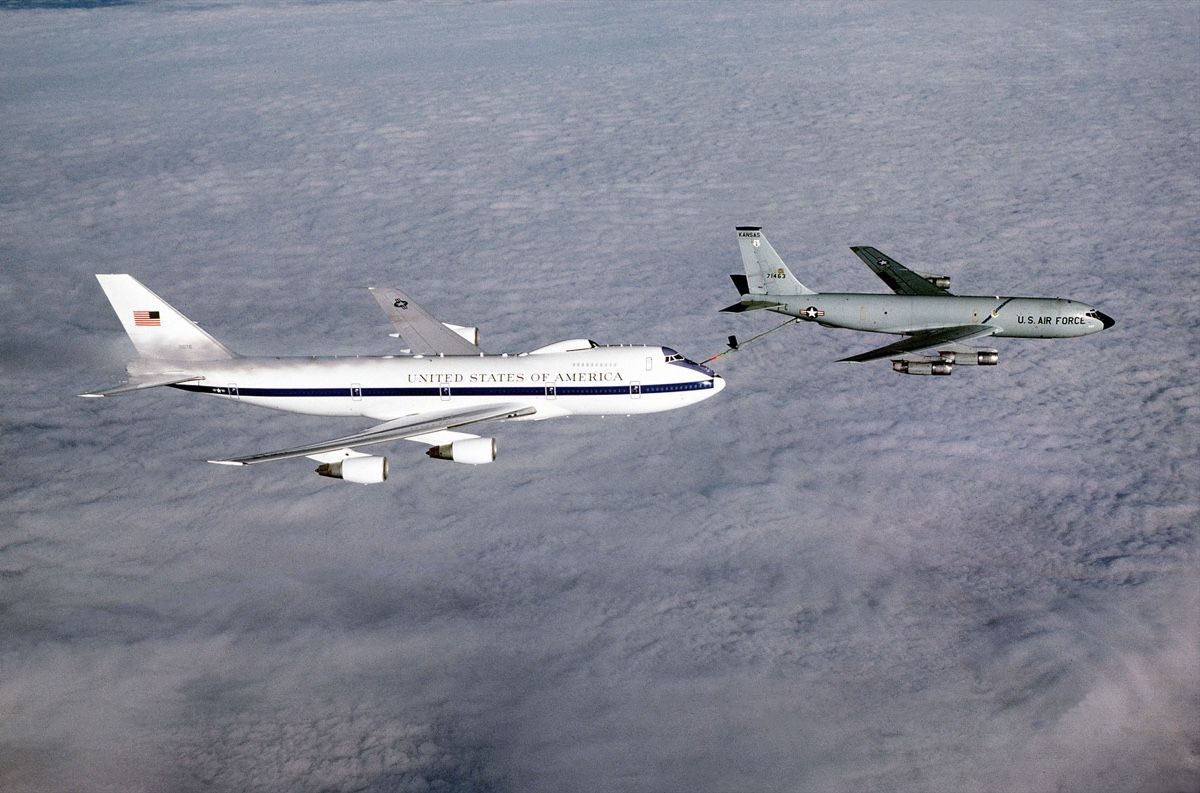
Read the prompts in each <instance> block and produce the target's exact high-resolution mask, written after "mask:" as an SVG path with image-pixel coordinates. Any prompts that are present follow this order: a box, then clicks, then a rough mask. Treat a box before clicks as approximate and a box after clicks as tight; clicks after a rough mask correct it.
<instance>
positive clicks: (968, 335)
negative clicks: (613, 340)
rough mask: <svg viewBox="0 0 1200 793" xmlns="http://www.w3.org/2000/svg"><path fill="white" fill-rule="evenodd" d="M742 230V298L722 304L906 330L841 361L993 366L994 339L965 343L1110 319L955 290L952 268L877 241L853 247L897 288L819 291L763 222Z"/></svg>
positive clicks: (906, 367) (1081, 309)
mask: <svg viewBox="0 0 1200 793" xmlns="http://www.w3.org/2000/svg"><path fill="white" fill-rule="evenodd" d="M737 236H738V247H739V248H740V249H741V254H742V265H743V266H744V267H745V270H746V274H745V275H731V276H729V277H730V278H732V279H733V283H734V285H735V286H737V288H738V291H739V292H740V293H741V295H742V299H741V300H740V301H739V302H737V303H734V304H733V305H732V306H728V307H726V308H723V309H721V310H722V311H724V312H741V311H755V310H759V309H765V310H768V311H774V312H776V313H779V314H784V315H787V316H791V317H796V319H797V320H805V321H808V322H816V323H817V324H818V325H824V326H825V327H828V328H850V329H852V330H862V331H869V332H872V333H892V334H896V335H900V336H907V337H908V338H906V339H903V340H901V341H898V342H895V343H894V344H889V345H887V346H886V347H880V348H878V349H875V350H870V351H868V352H864V353H860V354H858V355H852V356H850V357H849V358H842V360H843V361H877V360H880V359H883V358H891V359H892V368H893V369H894V370H895V371H897V372H901V373H903V374H914V375H948V374H950V373H951V372H952V371H953V370H954V366H955V364H959V365H975V366H990V365H994V364H995V363H996V362H997V361H998V360H999V352H998V351H997V350H996V349H994V348H992V347H969V346H966V345H965V344H964V342H967V341H971V340H973V339H982V338H985V337H988V336H1016V337H1022V338H1027V339H1060V338H1067V337H1071V336H1085V335H1087V334H1089V333H1095V332H1097V331H1100V330H1104V329H1105V328H1109V327H1112V325H1113V319H1112V318H1111V317H1109V316H1108V315H1107V314H1104V313H1103V312H1100V311H1097V310H1096V309H1095V308H1092V307H1091V306H1089V305H1085V304H1083V303H1079V302H1076V301H1074V300H1064V299H1061V298H1049V297H984V296H965V295H963V296H959V295H953V294H951V293H950V291H949V289H950V278H949V277H948V276H945V275H924V274H922V273H917V272H914V271H912V270H910V269H908V268H907V267H905V266H903V265H902V264H900V263H899V262H898V261H896V260H895V259H893V258H892V257H890V256H888V255H887V254H885V253H882V252H880V251H879V250H877V249H876V248H870V247H866V246H857V245H856V246H853V247H851V248H850V250H852V251H854V253H855V254H856V255H857V256H858V258H860V259H862V260H863V262H865V263H866V265H867V266H868V267H870V268H871V269H872V270H873V271H874V272H875V274H876V275H878V276H879V277H880V278H881V279H882V280H883V282H884V283H885V284H887V285H888V286H889V287H891V289H892V291H893V292H895V294H893V295H886V294H882V295H881V294H872V293H861V292H850V293H833V292H814V291H813V290H811V289H809V288H808V287H806V286H805V285H804V284H802V283H800V282H799V281H798V280H796V277H795V276H794V275H792V273H791V271H790V270H788V268H787V265H785V264H784V263H783V260H782V259H780V258H779V254H777V253H775V249H774V248H772V247H771V243H769V242H767V238H766V237H764V236H763V234H762V229H761V228H760V227H758V226H738V227H737ZM731 344H736V341H735V340H732V339H731ZM920 353H927V354H925V355H921V354H920Z"/></svg>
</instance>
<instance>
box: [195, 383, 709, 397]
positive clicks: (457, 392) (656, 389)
mask: <svg viewBox="0 0 1200 793" xmlns="http://www.w3.org/2000/svg"><path fill="white" fill-rule="evenodd" d="M549 385H550V386H553V388H554V394H555V396H560V397H562V396H618V395H620V396H628V395H629V389H630V386H628V385H619V386H618V385H604V386H574V385H555V384H553V383H551V384H549ZM171 387H172V388H178V389H179V390H181V391H191V392H192V393H196V394H218V395H229V394H230V392H231V391H232V389H231V388H230V387H228V386H207V385H191V384H186V383H176V384H174V385H172V386H171ZM546 387H547V386H541V387H530V386H517V387H508V388H496V387H493V388H468V387H455V386H450V387H449V392H450V395H451V396H456V397H467V396H545V394H546ZM712 387H713V381H712V380H696V381H692V382H690V383H642V384H641V385H640V386H639V387H638V390H639V392H640V393H642V394H670V393H674V392H676V391H697V390H701V389H705V388H712ZM235 388H237V395H238V396H242V397H341V398H348V397H350V396H351V393H350V387H349V386H347V387H346V388H255V387H253V386H251V387H246V388H243V387H241V386H235ZM442 393H443V391H442V389H441V388H437V387H435V388H429V387H425V388H363V389H362V390H361V396H362V398H363V399H367V398H370V397H436V396H441V394H442Z"/></svg>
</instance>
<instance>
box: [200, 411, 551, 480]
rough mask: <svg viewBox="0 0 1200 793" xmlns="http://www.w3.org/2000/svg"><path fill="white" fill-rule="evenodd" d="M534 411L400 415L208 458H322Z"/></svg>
mask: <svg viewBox="0 0 1200 793" xmlns="http://www.w3.org/2000/svg"><path fill="white" fill-rule="evenodd" d="M536 412H537V409H536V408H533V407H530V406H529V405H521V404H507V405H484V406H482V407H474V408H459V409H457V410H443V411H438V412H436V413H418V414H416V415H413V416H403V417H401V418H398V419H392V420H391V421H385V422H384V423H382V424H377V425H375V426H374V427H371V428H370V429H366V430H363V431H362V432H356V433H354V434H353V435H345V436H343V437H341V438H334V439H333V440H328V441H320V442H318V443H310V444H306V445H304V446H296V447H294V448H291V449H280V450H279V451H277V452H264V453H262V454H249V455H246V456H244V457H231V458H229V459H228V460H209V462H210V463H216V464H218V465H254V464H256V463H266V462H271V461H272V460H287V459H289V458H292V457H312V458H313V459H322V461H324V460H323V457H322V455H326V454H328V453H329V452H342V451H344V450H347V449H356V448H358V447H360V446H370V445H372V444H375V443H386V442H388V441H396V440H402V439H405V438H412V439H414V440H419V438H418V436H425V435H431V434H433V433H438V432H443V431H445V430H450V429H454V428H456V427H465V426H467V425H469V424H478V423H480V422H482V421H500V420H503V419H512V418H517V417H518V416H529V415H532V414H534V413H536Z"/></svg>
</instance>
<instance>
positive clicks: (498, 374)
mask: <svg viewBox="0 0 1200 793" xmlns="http://www.w3.org/2000/svg"><path fill="white" fill-rule="evenodd" d="M96 278H97V279H98V280H99V281H100V286H101V288H102V289H103V290H104V294H105V295H106V296H107V297H108V300H109V302H110V303H112V307H113V310H114V311H116V313H117V316H118V317H119V318H120V320H121V324H122V325H123V326H124V328H125V332H126V333H127V334H128V335H129V338H130V340H131V341H132V342H133V346H134V347H135V348H136V350H137V352H138V355H139V357H138V358H137V359H135V360H134V361H132V362H131V363H130V364H129V365H128V366H127V367H126V371H127V373H128V375H129V380H128V381H127V382H126V383H124V384H122V385H120V386H116V387H113V388H108V389H104V390H100V391H95V392H92V393H88V394H81V395H80V396H85V397H107V396H116V395H118V394H127V393H133V392H136V391H141V390H144V389H147V388H154V387H156V386H169V387H172V388H177V389H180V390H182V391H188V392H191V393H196V394H208V395H210V396H216V397H219V398H221V399H226V400H230V401H233V402H242V403H245V404H249V405H260V406H263V407H269V408H276V409H278V410H285V411H290V412H293V413H308V414H312V415H319V416H356V417H363V418H366V419H371V420H373V421H376V422H381V423H377V424H375V425H374V426H372V427H369V428H367V429H364V430H361V431H359V432H355V433H353V434H351V435H346V436H343V437H340V438H334V439H332V440H328V441H320V442H318V443H307V444H304V445H301V446H296V447H293V448H289V449H282V450H279V451H274V452H266V453H262V454H250V455H246V456H241V457H231V458H228V459H221V460H210V462H214V463H219V464H223V465H255V464H257V463H265V462H270V461H273V460H286V459H288V458H292V457H308V458H310V459H312V460H316V461H317V462H318V463H320V466H319V467H318V468H317V469H316V470H317V473H318V474H321V475H322V476H328V477H333V478H335V479H344V480H346V481H348V482H359V483H362V484H370V483H373V482H382V481H384V480H385V479H387V475H388V462H387V458H386V457H382V456H376V455H369V454H366V453H364V452H361V451H358V450H359V449H361V448H364V447H367V446H373V445H376V444H381V443H388V442H391V441H395V440H400V439H404V440H410V441H416V442H418V443H422V444H425V445H426V446H428V447H429V448H428V450H427V451H426V453H427V454H428V455H429V456H430V457H433V458H436V459H439V460H453V461H454V462H459V463H470V464H476V465H477V464H480V463H490V462H492V461H493V460H495V459H496V442H495V440H494V439H492V438H482V437H479V436H476V435H471V434H468V433H465V432H461V431H460V430H461V429H462V428H463V427H467V426H473V425H476V424H481V423H483V422H487V421H504V420H509V419H512V420H519V421H539V420H541V419H548V418H556V417H558V416H579V415H610V416H611V415H620V414H624V415H629V414H633V413H655V412H659V411H663V410H673V409H675V408H681V407H686V406H688V405H694V404H696V403H697V402H700V401H702V400H705V399H708V398H709V397H711V396H713V395H715V394H716V393H717V392H718V391H720V390H721V389H722V388H724V387H725V381H724V380H722V379H721V376H720V375H718V374H716V373H715V372H713V370H712V369H709V368H708V367H707V366H702V365H700V364H698V363H695V362H694V361H690V360H688V359H687V358H684V357H683V356H682V355H680V354H679V353H677V352H675V350H673V349H671V348H670V347H658V346H645V345H624V344H623V345H604V344H597V343H596V342H594V341H590V340H588V339H571V340H569V341H560V342H558V343H557V344H551V345H549V346H546V347H541V348H539V349H536V350H533V351H531V352H526V353H520V354H514V355H509V354H504V355H489V354H486V353H484V352H483V350H481V349H480V348H479V347H478V339H479V335H478V330H477V329H475V328H470V327H461V326H457V325H446V324H443V323H441V322H439V321H437V320H436V319H434V318H433V317H432V316H430V315H429V314H428V313H427V312H425V311H424V310H423V309H422V308H421V307H420V306H418V305H417V304H416V303H414V302H413V301H412V299H411V298H410V297H409V296H408V295H406V294H404V293H403V292H401V291H400V290H399V289H372V290H371V292H372V294H374V296H375V298H376V299H377V300H378V301H379V303H380V305H382V306H383V307H384V309H385V310H386V311H387V312H388V316H389V318H390V319H391V321H392V323H393V324H394V325H395V326H396V330H397V333H395V334H392V335H393V336H399V337H401V338H402V339H403V340H404V342H405V344H407V345H408V348H409V349H408V350H406V351H405V352H406V354H403V355H385V356H381V357H357V356H356V357H352V358H337V357H333V358H317V357H312V358H307V357H306V358H250V357H243V356H240V355H238V354H236V353H234V352H232V351H230V350H229V348H227V347H225V345H223V344H221V343H220V342H219V341H217V340H216V339H214V338H213V337H212V336H210V335H209V334H208V333H206V332H205V331H203V330H201V329H200V328H199V327H198V326H197V325H196V324H195V323H193V322H192V321H191V320H189V319H188V318H187V317H185V316H184V315H183V314H181V313H180V312H179V311H177V310H175V309H174V308H172V307H171V306H170V305H169V304H168V303H167V302H166V301H165V300H163V299H162V298H160V297H159V296H158V295H156V294H154V293H153V292H151V291H150V290H149V289H147V288H146V287H145V286H143V285H142V284H141V283H139V282H138V281H137V280H135V279H134V278H132V277H131V276H129V275H97V276H96Z"/></svg>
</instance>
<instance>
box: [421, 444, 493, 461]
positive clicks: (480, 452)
mask: <svg viewBox="0 0 1200 793" xmlns="http://www.w3.org/2000/svg"><path fill="white" fill-rule="evenodd" d="M425 453H426V454H428V455H429V456H430V457H432V458H433V459H435V460H453V461H454V462H456V463H466V464H467V465H484V464H485V463H490V462H492V461H493V460H495V459H496V439H495V438H467V439H466V440H461V441H454V442H453V443H445V444H442V445H441V446H430V447H429V448H428V449H426V450H425Z"/></svg>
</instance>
